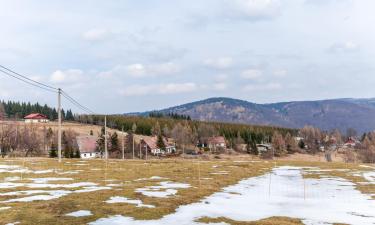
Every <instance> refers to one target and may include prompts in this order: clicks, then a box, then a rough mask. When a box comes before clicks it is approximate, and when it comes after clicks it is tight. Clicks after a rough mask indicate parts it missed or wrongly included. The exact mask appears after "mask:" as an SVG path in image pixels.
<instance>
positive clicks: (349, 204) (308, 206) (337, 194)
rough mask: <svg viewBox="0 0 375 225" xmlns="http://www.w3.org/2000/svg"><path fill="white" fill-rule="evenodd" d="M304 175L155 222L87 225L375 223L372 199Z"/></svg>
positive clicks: (277, 176)
mask: <svg viewBox="0 0 375 225" xmlns="http://www.w3.org/2000/svg"><path fill="white" fill-rule="evenodd" d="M302 171H303V169H302V168H298V167H279V168H275V169H273V170H272V173H267V174H265V175H262V176H259V177H253V178H249V179H245V180H242V181H240V182H239V183H238V184H236V185H232V186H229V187H226V188H224V189H223V191H221V192H217V193H214V194H213V195H211V196H209V197H206V198H205V199H203V200H202V201H200V202H197V203H192V204H189V205H183V206H180V207H179V208H177V209H176V212H175V213H172V214H169V215H166V216H164V217H163V218H161V219H158V220H135V219H134V218H131V217H125V216H111V217H109V218H102V219H99V220H97V221H95V222H92V223H90V224H91V225H104V224H105V225H111V224H113V225H115V224H127V225H141V224H142V225H162V224H179V225H190V224H199V223H196V222H194V221H195V220H196V219H197V218H202V217H214V218H217V217H227V218H229V219H233V220H238V221H256V220H260V219H265V218H269V217H272V216H286V217H292V218H301V219H302V220H303V221H304V222H305V223H306V224H309V225H310V224H314V225H317V224H332V223H344V224H361V225H372V224H374V223H375V210H374V201H373V200H371V196H370V195H366V194H362V193H361V192H360V191H358V190H356V189H355V185H354V184H353V183H351V182H349V181H347V180H345V179H336V178H323V179H305V180H304V179H303V176H302ZM269 187H271V188H270V189H269ZM322 206H324V207H322Z"/></svg>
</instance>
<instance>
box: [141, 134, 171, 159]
mask: <svg viewBox="0 0 375 225" xmlns="http://www.w3.org/2000/svg"><path fill="white" fill-rule="evenodd" d="M157 142H158V137H157V136H153V137H147V136H146V137H143V138H142V140H141V148H142V150H143V151H147V152H150V153H151V154H152V155H164V154H172V153H175V152H176V146H175V145H174V144H173V143H170V142H168V140H167V139H166V138H163V142H164V145H165V149H160V148H159V147H158V145H157Z"/></svg>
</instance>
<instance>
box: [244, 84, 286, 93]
mask: <svg viewBox="0 0 375 225" xmlns="http://www.w3.org/2000/svg"><path fill="white" fill-rule="evenodd" d="M281 88H282V85H281V84H279V83H268V84H249V85H246V86H245V87H244V88H243V90H244V91H274V90H280V89H281Z"/></svg>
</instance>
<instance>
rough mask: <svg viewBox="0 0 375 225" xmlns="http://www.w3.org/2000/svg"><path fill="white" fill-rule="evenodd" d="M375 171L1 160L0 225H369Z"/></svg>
mask: <svg viewBox="0 0 375 225" xmlns="http://www.w3.org/2000/svg"><path fill="white" fill-rule="evenodd" d="M374 208H375V165H364V164H345V163H321V162H292V161H262V160H253V159H250V158H246V157H244V158H243V159H237V158H236V159H225V160H224V159H223V160H219V159H217V160H209V161H204V160H182V159H176V160H172V159H169V160H150V161H141V160H126V161H122V160H109V161H108V162H105V161H104V160H99V159H98V160H79V159H75V160H63V162H62V163H60V164H59V163H58V162H57V161H56V160H54V159H46V158H16V159H12V158H9V159H0V224H12V223H13V224H99V225H100V224H207V223H210V224H323V223H327V224H374V223H375V211H374V210H373V209H374Z"/></svg>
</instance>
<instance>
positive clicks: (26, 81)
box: [0, 65, 57, 93]
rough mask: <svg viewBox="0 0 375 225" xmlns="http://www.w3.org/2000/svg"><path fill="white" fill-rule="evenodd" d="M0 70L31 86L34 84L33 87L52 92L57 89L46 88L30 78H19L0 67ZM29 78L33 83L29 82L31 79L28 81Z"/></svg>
mask: <svg viewBox="0 0 375 225" xmlns="http://www.w3.org/2000/svg"><path fill="white" fill-rule="evenodd" d="M0 67H2V66H1V65H0ZM0 71H1V72H3V73H4V74H6V75H8V76H10V77H13V78H15V79H17V80H20V81H22V82H24V83H27V84H30V85H32V86H34V87H38V88H41V89H43V90H46V91H50V92H53V93H57V91H56V90H57V89H56V90H51V89H48V88H46V87H44V86H41V85H38V84H37V83H38V82H37V81H33V80H31V79H23V78H20V77H19V76H16V75H14V74H11V73H9V72H7V71H4V70H3V69H0ZM29 80H31V81H33V82H34V83H33V82H31V81H29Z"/></svg>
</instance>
